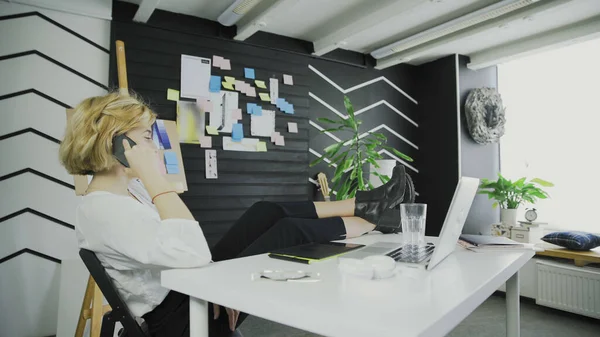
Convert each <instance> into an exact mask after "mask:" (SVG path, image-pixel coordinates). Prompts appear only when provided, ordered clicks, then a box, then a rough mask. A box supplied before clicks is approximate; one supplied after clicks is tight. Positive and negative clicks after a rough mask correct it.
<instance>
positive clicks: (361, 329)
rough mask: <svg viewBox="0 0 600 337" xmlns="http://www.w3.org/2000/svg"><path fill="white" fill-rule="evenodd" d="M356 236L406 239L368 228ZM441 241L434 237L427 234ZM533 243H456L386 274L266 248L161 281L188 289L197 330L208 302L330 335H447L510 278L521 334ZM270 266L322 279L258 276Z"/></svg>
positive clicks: (514, 327)
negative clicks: (431, 258) (375, 276)
mask: <svg viewBox="0 0 600 337" xmlns="http://www.w3.org/2000/svg"><path fill="white" fill-rule="evenodd" d="M348 241H349V242H356V243H364V244H369V243H374V242H376V241H386V242H401V235H394V234H391V235H379V234H373V235H367V236H363V237H361V238H357V239H352V240H348ZM428 241H434V242H435V238H428ZM533 255H534V252H533V251H522V250H521V251H513V252H486V253H475V252H471V251H467V250H464V249H462V248H457V250H456V251H455V252H454V253H453V254H451V255H450V256H449V257H447V258H446V260H444V261H443V262H442V263H441V264H440V265H438V266H437V267H436V268H434V269H433V270H431V271H424V270H423V271H421V270H410V269H401V271H400V273H399V274H398V275H396V276H395V277H393V278H390V279H386V280H364V279H359V278H355V277H351V276H344V275H342V274H341V273H340V272H339V271H338V269H337V260H336V259H332V260H328V261H324V262H320V263H315V264H311V265H303V264H300V263H294V262H286V261H281V260H276V259H271V258H269V257H268V256H266V255H259V256H252V257H248V258H243V259H236V260H230V261H224V262H219V263H215V264H211V265H209V266H207V267H204V268H198V269H178V270H167V271H163V272H162V285H163V286H164V287H166V288H169V289H172V290H175V291H178V292H180V293H184V294H188V295H190V297H191V300H190V333H191V334H190V335H191V337H206V336H208V332H207V331H208V329H207V327H208V318H207V317H208V314H207V310H208V306H207V302H206V301H209V302H212V303H218V304H221V305H224V306H226V307H229V308H233V309H237V310H240V311H242V312H246V313H248V314H250V315H254V316H258V317H262V318H265V319H268V320H271V321H274V322H279V323H282V324H285V325H289V326H292V327H295V328H298V329H302V330H306V331H310V332H314V333H317V334H321V335H325V336H357V337H358V336H360V337H363V336H382V337H383V336H406V337H410V336H427V337H431V336H444V335H446V334H447V333H448V332H450V331H451V330H452V329H453V328H454V327H455V326H456V325H458V324H459V323H460V322H461V321H462V320H463V319H464V318H465V317H467V316H468V315H469V314H470V313H471V312H473V310H475V309H476V308H477V307H478V306H479V305H480V304H481V303H482V302H483V301H485V300H486V299H487V298H488V297H489V296H490V295H491V294H492V293H493V292H494V291H496V289H498V287H500V285H502V284H503V283H504V282H506V285H507V291H506V303H507V335H508V336H510V337H517V336H519V329H520V324H519V280H518V271H519V269H520V268H521V267H522V266H523V265H524V264H525V263H526V262H527V261H528V260H529V259H530V258H531V257H532V256H533ZM265 269H271V270H274V269H288V270H289V269H292V270H305V271H311V272H318V273H320V275H321V281H320V282H316V283H296V282H277V281H271V280H265V279H258V280H252V277H251V275H252V274H255V273H258V272H261V271H263V270H265Z"/></svg>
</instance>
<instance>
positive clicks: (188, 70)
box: [179, 55, 220, 99]
mask: <svg viewBox="0 0 600 337" xmlns="http://www.w3.org/2000/svg"><path fill="white" fill-rule="evenodd" d="M210 64H211V59H208V58H202V57H196V56H190V55H181V73H180V74H181V82H180V86H179V90H181V93H180V96H181V97H185V98H193V99H198V98H200V97H204V98H208V96H209V90H208V83H209V79H210V70H211V68H210ZM219 84H220V81H219Z"/></svg>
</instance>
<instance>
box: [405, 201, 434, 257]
mask: <svg viewBox="0 0 600 337" xmlns="http://www.w3.org/2000/svg"><path fill="white" fill-rule="evenodd" d="M426 218H427V204H400V219H401V221H402V240H403V248H402V250H403V251H404V254H407V255H415V257H417V256H418V255H420V251H421V249H422V248H423V247H425V222H426ZM404 254H403V255H404Z"/></svg>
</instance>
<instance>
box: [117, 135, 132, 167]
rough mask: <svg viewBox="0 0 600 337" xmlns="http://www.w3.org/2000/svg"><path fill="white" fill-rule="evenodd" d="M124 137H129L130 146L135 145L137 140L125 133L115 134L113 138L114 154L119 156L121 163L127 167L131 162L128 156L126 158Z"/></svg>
mask: <svg viewBox="0 0 600 337" xmlns="http://www.w3.org/2000/svg"><path fill="white" fill-rule="evenodd" d="M123 139H127V141H128V142H129V146H131V147H133V146H134V145H136V144H135V142H134V141H133V140H132V139H131V138H129V137H127V136H126V135H125V134H122V135H118V136H115V137H114V138H113V156H115V158H117V160H118V161H119V163H121V164H123V166H125V167H129V163H128V162H127V158H125V147H124V146H123Z"/></svg>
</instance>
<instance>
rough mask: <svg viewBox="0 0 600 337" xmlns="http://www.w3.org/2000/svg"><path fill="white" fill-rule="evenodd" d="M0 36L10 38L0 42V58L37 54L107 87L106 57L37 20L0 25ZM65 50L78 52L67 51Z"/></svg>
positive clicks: (46, 23)
mask: <svg viewBox="0 0 600 337" xmlns="http://www.w3.org/2000/svg"><path fill="white" fill-rule="evenodd" d="M0 32H2V33H3V34H10V36H11V38H10V39H0V55H11V54H17V53H21V52H26V51H30V50H37V51H39V52H41V53H43V54H46V55H47V56H49V57H51V58H53V59H55V60H56V61H58V62H60V63H62V64H64V65H66V66H68V67H70V68H73V69H74V70H76V71H78V72H80V73H82V74H84V75H86V76H88V77H90V78H91V79H93V80H95V81H97V82H99V83H101V84H103V85H106V84H107V83H108V59H109V54H108V53H106V52H99V51H100V50H99V49H98V48H97V47H95V46H93V45H91V44H89V43H88V42H86V41H84V40H82V39H80V38H79V37H77V36H75V35H73V34H71V33H69V32H67V31H65V30H64V29H62V28H60V27H57V26H56V25H54V24H52V23H50V22H48V21H46V20H44V19H42V18H40V17H38V16H29V17H24V18H19V19H11V20H3V21H0ZM66 46H68V48H69V49H70V50H76V51H77V52H72V53H70V52H68V51H66V50H65V47H66ZM95 65H96V66H95Z"/></svg>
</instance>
